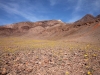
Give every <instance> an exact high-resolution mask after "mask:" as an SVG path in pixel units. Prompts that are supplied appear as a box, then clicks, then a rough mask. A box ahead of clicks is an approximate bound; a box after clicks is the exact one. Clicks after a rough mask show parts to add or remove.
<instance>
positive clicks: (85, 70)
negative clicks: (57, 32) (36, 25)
mask: <svg viewBox="0 0 100 75" xmlns="http://www.w3.org/2000/svg"><path fill="white" fill-rule="evenodd" d="M0 74H1V75H4V74H5V75H6V74H7V75H19V74H20V75H24V74H26V75H47V74H48V75H74V74H77V75H99V74H100V47H99V45H98V44H91V43H82V42H78V43H76V42H70V41H49V40H35V39H34V40H33V39H29V38H19V37H9V38H6V37H5V38H0Z"/></svg>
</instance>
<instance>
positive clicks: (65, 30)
mask: <svg viewBox="0 0 100 75" xmlns="http://www.w3.org/2000/svg"><path fill="white" fill-rule="evenodd" d="M99 32H100V15H98V16H96V17H94V16H92V15H90V14H87V15H85V16H84V17H83V18H81V19H80V20H78V21H76V22H74V23H72V24H67V23H64V22H62V21H61V20H48V21H38V22H20V23H14V24H11V25H5V26H0V36H25V37H34V38H37V39H79V38H80V37H81V38H86V39H88V38H92V37H94V39H95V37H96V38H97V39H98V38H99V37H100V34H99ZM89 36H91V37H89ZM87 37H88V38H87Z"/></svg>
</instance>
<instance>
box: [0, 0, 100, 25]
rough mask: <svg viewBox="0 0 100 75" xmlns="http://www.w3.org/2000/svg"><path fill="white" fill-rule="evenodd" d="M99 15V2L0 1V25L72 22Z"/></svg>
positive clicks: (52, 0)
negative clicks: (46, 21) (58, 21)
mask: <svg viewBox="0 0 100 75" xmlns="http://www.w3.org/2000/svg"><path fill="white" fill-rule="evenodd" d="M86 14H92V15H94V16H96V15H98V14H100V0H0V25H4V24H11V23H16V22H22V21H32V22H36V21H41V20H52V19H56V20H58V19H61V20H62V21H63V22H67V23H69V22H74V21H76V20H78V19H80V18H82V17H83V16H84V15H86Z"/></svg>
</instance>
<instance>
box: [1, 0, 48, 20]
mask: <svg viewBox="0 0 100 75" xmlns="http://www.w3.org/2000/svg"><path fill="white" fill-rule="evenodd" d="M26 3H27V5H25V6H21V5H20V3H6V4H4V3H0V8H2V9H3V10H4V11H6V12H7V13H9V14H10V15H12V14H13V15H16V14H17V15H19V16H22V17H24V18H26V19H27V20H30V21H38V20H44V19H48V18H47V17H46V16H45V17H41V15H38V14H37V13H34V12H35V11H39V10H38V9H37V7H35V6H34V7H33V6H32V5H30V4H28V2H26Z"/></svg>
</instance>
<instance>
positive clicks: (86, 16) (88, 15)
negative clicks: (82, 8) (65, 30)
mask: <svg viewBox="0 0 100 75" xmlns="http://www.w3.org/2000/svg"><path fill="white" fill-rule="evenodd" d="M83 18H85V19H87V18H88V19H91V18H92V19H93V18H94V16H93V15H91V14H86V15H85V16H84V17H83Z"/></svg>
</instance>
